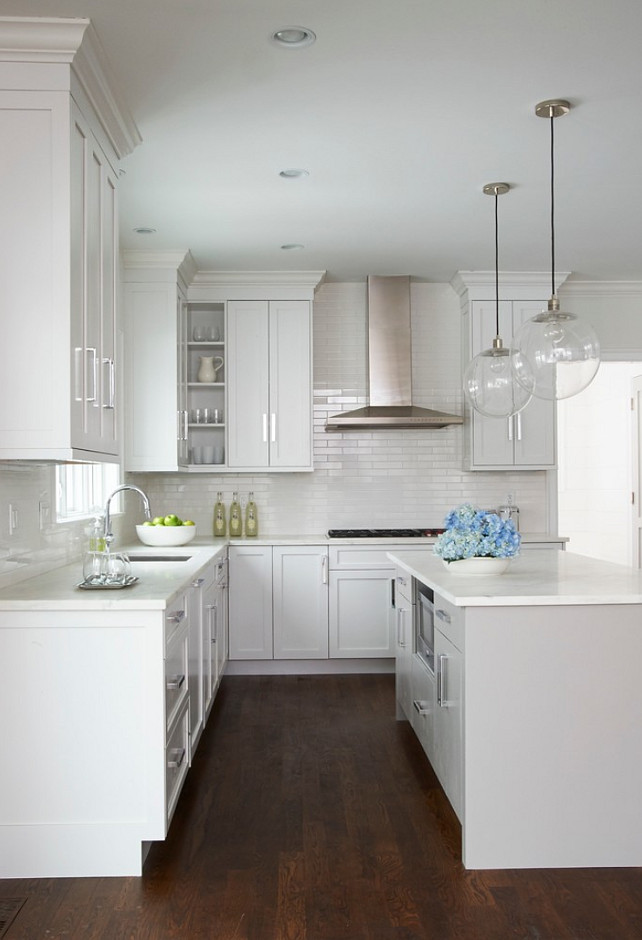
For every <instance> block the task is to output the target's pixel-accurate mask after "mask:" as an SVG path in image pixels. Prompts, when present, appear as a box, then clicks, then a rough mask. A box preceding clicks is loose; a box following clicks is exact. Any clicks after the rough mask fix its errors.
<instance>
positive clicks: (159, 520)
mask: <svg viewBox="0 0 642 940" xmlns="http://www.w3.org/2000/svg"><path fill="white" fill-rule="evenodd" d="M152 525H165V519H164V517H163V516H154V518H153V519H152Z"/></svg>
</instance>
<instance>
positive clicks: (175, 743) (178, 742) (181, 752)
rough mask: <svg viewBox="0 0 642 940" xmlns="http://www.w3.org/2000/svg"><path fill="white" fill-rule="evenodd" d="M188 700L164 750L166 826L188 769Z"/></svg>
mask: <svg viewBox="0 0 642 940" xmlns="http://www.w3.org/2000/svg"><path fill="white" fill-rule="evenodd" d="M188 747H189V699H186V700H185V702H184V703H183V707H182V711H180V712H179V715H178V718H177V721H176V725H175V727H174V730H173V731H172V733H171V734H170V736H169V738H168V740H167V747H166V748H165V811H166V814H167V824H168V825H169V822H170V820H171V818H172V815H173V813H174V808H175V806H176V802H177V800H178V795H179V793H180V791H181V787H182V785H183V781H184V779H185V777H186V776H187V770H188V767H189V752H188Z"/></svg>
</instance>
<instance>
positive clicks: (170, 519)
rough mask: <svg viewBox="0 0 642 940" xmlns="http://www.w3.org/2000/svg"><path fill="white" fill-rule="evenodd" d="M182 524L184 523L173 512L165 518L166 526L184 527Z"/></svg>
mask: <svg viewBox="0 0 642 940" xmlns="http://www.w3.org/2000/svg"><path fill="white" fill-rule="evenodd" d="M182 524H183V523H182V522H181V520H180V519H179V518H178V516H177V515H176V513H174V512H171V513H170V514H169V515H168V516H165V525H182Z"/></svg>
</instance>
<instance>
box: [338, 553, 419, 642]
mask: <svg viewBox="0 0 642 940" xmlns="http://www.w3.org/2000/svg"><path fill="white" fill-rule="evenodd" d="M415 550H416V548H415ZM426 551H430V549H429V548H426ZM389 552H394V553H395V554H396V555H399V554H403V552H404V547H403V546H398V545H396V546H392V545H378V546H375V545H363V546H361V545H358V546H357V545H333V546H331V548H330V616H329V625H330V657H331V658H334V657H336V658H339V659H340V658H359V659H360V658H370V659H372V658H380V657H383V658H391V659H392V658H394V657H395V651H396V646H397V643H396V633H395V631H396V628H397V611H396V610H395V608H394V605H393V581H394V577H395V568H394V565H393V563H392V562H391V561H390V558H389V557H388V553H389Z"/></svg>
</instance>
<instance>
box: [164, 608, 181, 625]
mask: <svg viewBox="0 0 642 940" xmlns="http://www.w3.org/2000/svg"><path fill="white" fill-rule="evenodd" d="M184 617H185V611H184V610H175V611H174V612H173V613H171V614H168V615H167V617H166V619H167V621H168V623H180V622H181V620H182V619H183V618H184Z"/></svg>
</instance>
